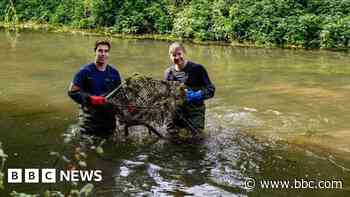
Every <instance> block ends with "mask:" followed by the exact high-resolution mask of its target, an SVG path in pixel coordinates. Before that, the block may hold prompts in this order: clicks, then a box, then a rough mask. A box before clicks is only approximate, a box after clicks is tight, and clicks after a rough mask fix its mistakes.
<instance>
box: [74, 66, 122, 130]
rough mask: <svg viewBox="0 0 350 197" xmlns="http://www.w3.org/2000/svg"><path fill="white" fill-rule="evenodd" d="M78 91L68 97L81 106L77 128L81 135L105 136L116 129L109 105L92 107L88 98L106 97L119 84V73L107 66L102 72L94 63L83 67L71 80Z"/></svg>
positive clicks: (113, 115)
mask: <svg viewBox="0 0 350 197" xmlns="http://www.w3.org/2000/svg"><path fill="white" fill-rule="evenodd" d="M72 83H73V84H74V85H76V86H79V87H80V90H79V91H74V92H68V95H69V96H70V97H71V98H72V99H73V100H74V101H75V102H77V103H78V104H80V105H81V109H80V112H79V122H78V126H79V129H80V131H81V132H82V133H86V134H94V135H100V136H105V135H108V134H110V133H111V132H112V131H113V130H114V129H115V127H116V119H115V114H114V113H113V109H112V106H111V105H110V104H104V105H99V106H92V105H91V103H90V96H106V95H107V94H108V93H109V92H111V91H112V90H114V89H115V88H116V87H118V86H119V85H120V84H121V78H120V75H119V72H118V71H117V70H116V69H115V68H114V67H112V66H110V65H107V67H106V69H105V70H104V71H100V70H98V69H97V68H96V65H95V63H90V64H87V65H85V66H83V67H82V68H81V69H80V70H79V72H78V73H76V74H75V76H74V78H73V82H72Z"/></svg>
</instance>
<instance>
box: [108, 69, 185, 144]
mask: <svg viewBox="0 0 350 197" xmlns="http://www.w3.org/2000/svg"><path fill="white" fill-rule="evenodd" d="M106 98H107V100H108V102H109V103H111V104H112V105H113V108H114V110H115V113H116V117H117V125H118V127H117V131H118V130H119V131H121V130H124V132H125V135H128V133H129V128H130V127H132V126H135V125H142V126H145V127H146V128H147V129H148V130H149V133H151V132H153V133H154V134H156V135H157V136H158V137H161V138H163V137H164V136H163V135H162V134H161V132H159V130H157V129H159V128H162V127H164V125H167V124H168V123H169V122H170V121H172V119H173V116H174V114H175V112H176V107H177V106H178V105H181V104H182V103H183V102H184V99H185V86H184V85H183V84H181V83H180V82H176V81H163V80H156V79H153V78H151V77H147V76H144V75H141V74H138V73H135V74H133V75H132V76H131V77H129V78H127V79H125V82H124V83H122V84H121V85H120V86H119V87H118V88H117V89H115V90H114V91H112V92H111V93H110V94H109V95H107V96H106Z"/></svg>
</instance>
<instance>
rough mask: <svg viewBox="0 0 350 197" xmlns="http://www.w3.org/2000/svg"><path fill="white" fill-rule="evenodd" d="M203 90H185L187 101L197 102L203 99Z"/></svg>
mask: <svg viewBox="0 0 350 197" xmlns="http://www.w3.org/2000/svg"><path fill="white" fill-rule="evenodd" d="M203 96H204V94H203V91H202V90H198V91H193V90H187V92H186V100H187V102H188V103H199V102H201V101H203Z"/></svg>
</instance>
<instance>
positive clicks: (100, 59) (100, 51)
mask: <svg viewBox="0 0 350 197" xmlns="http://www.w3.org/2000/svg"><path fill="white" fill-rule="evenodd" d="M95 53H96V57H95V62H96V63H99V64H107V61H108V55H109V47H108V45H104V44H100V45H98V46H97V48H96V51H95Z"/></svg>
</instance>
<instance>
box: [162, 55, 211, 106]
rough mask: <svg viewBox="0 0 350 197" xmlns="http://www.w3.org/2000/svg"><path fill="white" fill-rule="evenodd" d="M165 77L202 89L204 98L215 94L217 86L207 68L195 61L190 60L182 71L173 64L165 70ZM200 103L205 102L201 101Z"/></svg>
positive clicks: (189, 86) (194, 88) (188, 86)
mask: <svg viewBox="0 0 350 197" xmlns="http://www.w3.org/2000/svg"><path fill="white" fill-rule="evenodd" d="M164 79H165V80H167V81H180V82H182V83H184V84H185V85H186V86H187V88H191V89H192V90H194V91H196V90H202V91H203V93H204V99H208V98H211V97H213V96H214V93H215V86H214V85H213V84H212V82H211V81H210V79H209V76H208V73H207V71H206V70H205V68H204V67H203V66H202V65H200V64H196V63H193V62H190V61H188V62H187V64H186V66H185V67H184V68H183V70H181V71H177V70H176V69H175V66H171V67H170V68H168V69H167V70H166V71H165V76H164ZM200 104H203V102H201V103H200Z"/></svg>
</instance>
